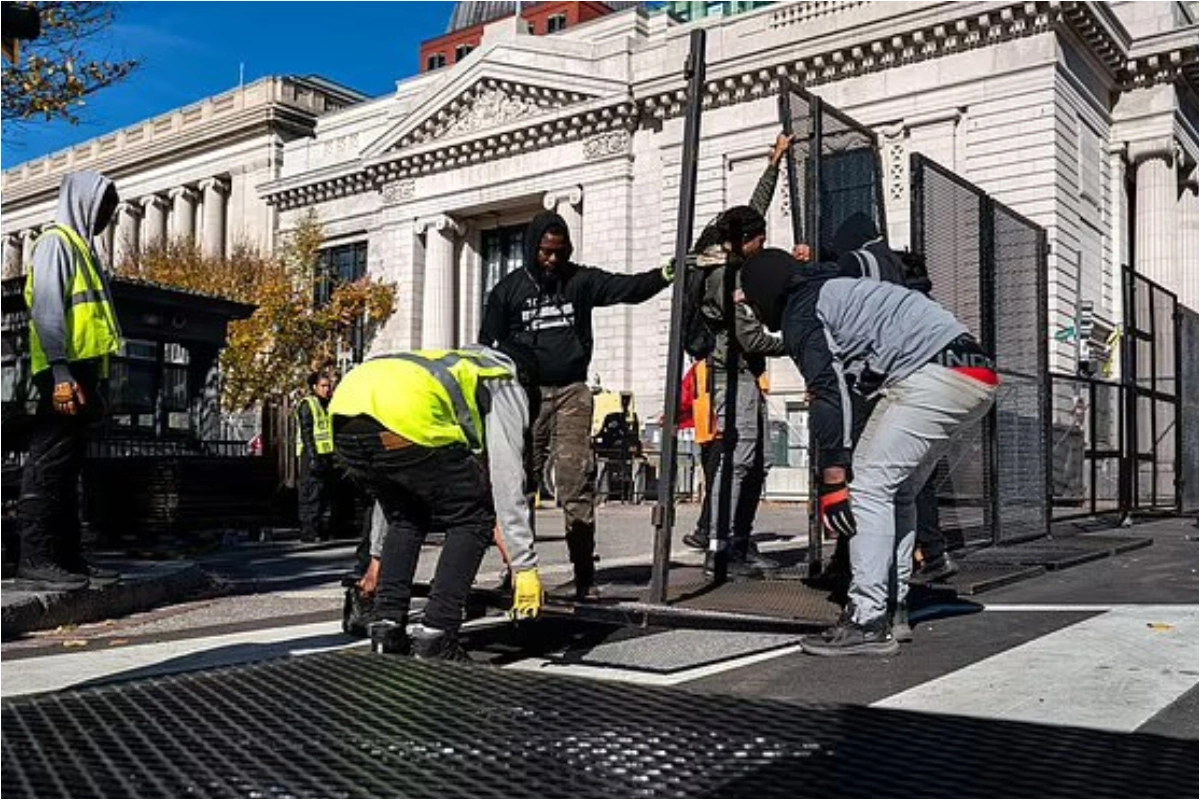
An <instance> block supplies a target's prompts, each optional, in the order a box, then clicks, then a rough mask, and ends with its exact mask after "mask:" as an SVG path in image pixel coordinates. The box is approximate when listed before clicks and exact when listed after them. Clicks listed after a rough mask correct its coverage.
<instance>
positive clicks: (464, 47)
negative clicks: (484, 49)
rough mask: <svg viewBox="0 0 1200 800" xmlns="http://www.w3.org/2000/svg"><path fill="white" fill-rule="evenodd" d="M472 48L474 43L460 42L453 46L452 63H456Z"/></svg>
mask: <svg viewBox="0 0 1200 800" xmlns="http://www.w3.org/2000/svg"><path fill="white" fill-rule="evenodd" d="M474 49H475V45H473V44H460V45H459V46H458V47H456V48H454V63H455V64H457V63H458V62H459V61H462V60H463V59H464V58H466V57H467V56H469V55H470V54H471V51H472V50H474Z"/></svg>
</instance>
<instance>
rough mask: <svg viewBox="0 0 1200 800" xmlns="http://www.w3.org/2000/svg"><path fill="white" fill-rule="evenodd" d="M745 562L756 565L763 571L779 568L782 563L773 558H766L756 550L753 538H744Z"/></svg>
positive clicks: (756, 546)
mask: <svg viewBox="0 0 1200 800" xmlns="http://www.w3.org/2000/svg"><path fill="white" fill-rule="evenodd" d="M746 563H747V564H751V565H753V566H755V567H758V568H759V569H761V570H762V571H763V572H772V571H774V570H777V569H779V568H780V567H781V566H783V565H782V564H780V563H779V562H778V561H776V560H775V559H773V558H767V557H766V556H764V555H763V554H762V553H760V552H759V551H758V545H757V544H755V543H754V540H753V539H747V540H746Z"/></svg>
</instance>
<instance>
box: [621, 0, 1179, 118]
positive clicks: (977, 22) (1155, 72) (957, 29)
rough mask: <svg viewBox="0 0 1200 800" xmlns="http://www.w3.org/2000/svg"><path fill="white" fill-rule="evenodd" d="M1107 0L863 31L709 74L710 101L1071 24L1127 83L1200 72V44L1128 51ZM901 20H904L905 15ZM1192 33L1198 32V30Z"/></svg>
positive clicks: (674, 111) (668, 94)
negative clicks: (1199, 68) (821, 47)
mask: <svg viewBox="0 0 1200 800" xmlns="http://www.w3.org/2000/svg"><path fill="white" fill-rule="evenodd" d="M858 5H863V4H862V3H856V2H851V3H833V2H807V3H793V4H782V3H781V4H779V7H778V8H777V10H775V11H774V12H773V14H772V16H771V18H770V22H769V24H768V27H769V28H780V27H786V26H788V25H793V24H797V23H800V22H804V21H806V20H808V19H810V18H815V17H818V16H827V15H832V14H837V13H842V12H844V11H847V10H850V9H851V8H853V7H854V6H858ZM1100 5H1101V4H1096V3H1088V2H1068V1H1066V0H1039V1H1038V2H1020V3H1013V4H1011V5H1009V6H1007V7H1003V8H1000V9H997V10H994V11H992V12H989V13H985V14H970V15H966V16H963V17H961V18H959V19H955V20H945V21H942V22H933V23H923V24H920V25H916V26H914V27H912V28H909V29H907V30H906V29H897V30H895V31H894V32H893V33H891V35H888V36H877V37H864V38H863V40H862V41H861V42H860V43H857V44H853V45H847V46H842V47H838V48H833V49H830V50H827V51H823V52H818V53H813V54H811V55H806V56H804V57H803V58H795V59H787V60H781V61H780V62H778V63H775V64H769V65H764V66H760V67H756V68H754V69H751V70H744V71H741V72H734V73H732V74H728V75H720V76H711V77H710V78H709V80H708V82H707V83H706V85H705V92H704V101H703V103H704V107H705V108H713V107H720V106H725V105H731V104H735V103H741V102H746V101H750V100H756V99H758V98H760V97H764V96H768V95H771V94H774V93H775V92H777V91H778V89H779V85H780V80H781V79H783V78H787V79H788V80H790V81H791V82H792V83H793V84H795V85H797V86H800V87H801V88H807V87H812V86H818V85H821V84H824V83H830V82H832V81H838V80H842V79H844V78H852V77H856V76H861V75H866V74H870V73H874V72H879V71H882V70H885V69H890V68H893V67H899V66H904V65H907V64H913V63H916V62H920V61H926V60H929V59H931V58H939V57H941V56H946V55H951V54H953V53H958V52H963V51H967V50H973V49H978V48H980V47H986V46H991V45H996V44H1001V43H1003V42H1007V41H1010V40H1013V39H1019V38H1023V37H1026V36H1032V35H1035V34H1039V33H1044V32H1046V31H1049V30H1064V31H1068V30H1069V31H1071V32H1073V33H1074V34H1075V35H1076V36H1078V37H1079V38H1080V39H1082V40H1083V41H1084V43H1085V44H1086V45H1087V46H1088V48H1089V49H1090V50H1091V51H1092V53H1093V54H1095V56H1096V57H1097V58H1098V59H1099V60H1100V61H1101V63H1103V64H1104V65H1105V67H1106V68H1107V69H1108V70H1109V72H1110V73H1111V74H1112V75H1113V77H1114V80H1115V81H1116V82H1117V84H1118V85H1119V86H1121V87H1122V88H1128V87H1131V86H1134V85H1143V84H1144V83H1146V82H1148V81H1149V82H1163V81H1169V80H1174V79H1175V78H1176V77H1178V76H1179V75H1180V74H1181V72H1182V73H1183V74H1189V73H1188V72H1187V71H1188V70H1191V73H1194V72H1195V67H1196V62H1197V56H1198V51H1200V46H1197V45H1196V44H1195V43H1194V42H1193V43H1191V44H1182V43H1180V42H1178V41H1176V40H1174V39H1171V40H1170V41H1163V42H1162V43H1161V46H1162V47H1163V48H1165V49H1164V51H1163V52H1161V53H1159V52H1147V53H1145V54H1143V55H1140V56H1139V57H1138V58H1135V59H1130V58H1129V55H1128V53H1129V44H1130V43H1129V41H1128V37H1127V36H1126V35H1125V34H1124V31H1123V29H1122V28H1121V26H1120V25H1119V23H1115V22H1114V20H1113V18H1112V15H1111V14H1110V13H1107V12H1105V11H1103V10H1102V9H1100V8H1099V6H1100ZM898 24H903V22H902V21H900V22H899V23H898ZM1193 38H1194V37H1193ZM637 100H638V104H639V107H640V108H641V110H642V113H643V114H645V115H647V116H650V117H656V118H659V119H662V118H668V117H675V116H679V115H680V114H682V113H683V107H684V105H685V104H686V102H687V92H686V91H685V90H684V87H683V84H682V83H680V84H679V85H678V86H677V87H673V88H670V89H660V90H656V91H654V92H652V93H650V94H648V95H646V96H643V97H639V98H638V99H637Z"/></svg>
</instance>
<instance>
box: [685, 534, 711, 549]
mask: <svg viewBox="0 0 1200 800" xmlns="http://www.w3.org/2000/svg"><path fill="white" fill-rule="evenodd" d="M683 543H684V544H686V545H687V546H688V547H692V548H695V549H696V550H707V549H708V534H706V533H704V532H703V531H692V532H691V533H689V534H688V535H687V536H684V537H683Z"/></svg>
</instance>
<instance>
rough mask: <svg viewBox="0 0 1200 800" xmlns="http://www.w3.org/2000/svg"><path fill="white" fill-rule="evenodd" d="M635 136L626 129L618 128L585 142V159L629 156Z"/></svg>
mask: <svg viewBox="0 0 1200 800" xmlns="http://www.w3.org/2000/svg"><path fill="white" fill-rule="evenodd" d="M632 142H633V136H632V135H631V134H630V133H629V131H628V130H626V129H625V128H617V129H615V130H611V131H607V132H605V133H600V134H597V135H595V136H593V137H592V138H590V139H584V141H583V157H584V158H586V159H587V160H589V161H594V160H596V159H598V158H606V157H608V156H619V155H627V154H628V153H629V146H630V144H631V143H632Z"/></svg>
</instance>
